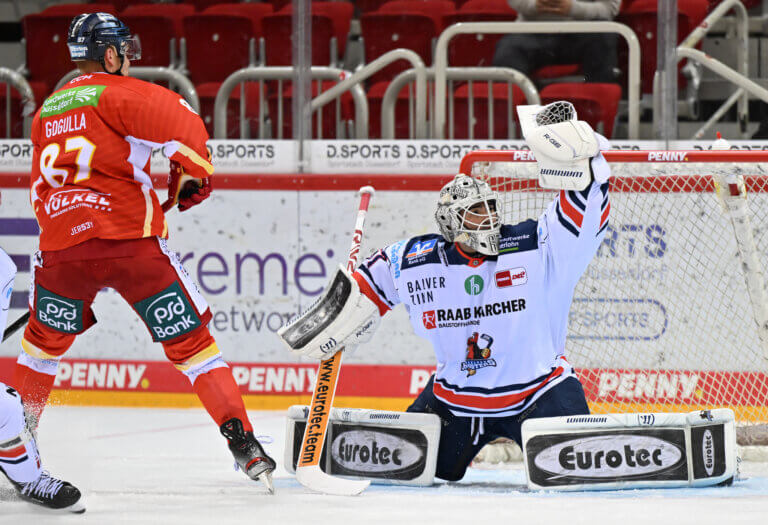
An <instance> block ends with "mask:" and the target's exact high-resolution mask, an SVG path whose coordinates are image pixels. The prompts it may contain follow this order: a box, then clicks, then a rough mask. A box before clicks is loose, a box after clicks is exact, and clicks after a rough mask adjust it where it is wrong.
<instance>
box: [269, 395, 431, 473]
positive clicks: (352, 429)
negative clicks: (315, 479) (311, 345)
mask: <svg viewBox="0 0 768 525" xmlns="http://www.w3.org/2000/svg"><path fill="white" fill-rule="evenodd" d="M308 413H309V407H307V406H303V405H294V406H292V407H291V408H290V409H288V418H287V423H286V432H285V463H284V465H285V468H286V469H287V470H288V471H289V472H291V473H295V472H296V465H297V463H298V461H299V455H300V454H301V445H302V436H303V435H304V427H305V426H306V424H307V414H308ZM311 422H312V421H311V419H310V424H311ZM439 442H440V418H439V417H438V416H437V415H435V414H415V413H410V412H408V413H406V412H390V411H385V410H367V409H362V408H334V409H332V410H331V419H330V423H329V429H328V432H327V433H326V440H325V446H324V447H323V453H322V454H323V455H322V457H321V459H320V468H321V470H322V471H323V472H325V473H326V474H329V475H332V476H344V477H349V478H364V479H375V480H376V482H378V483H390V484H397V485H416V486H428V485H431V484H432V482H433V481H434V478H435V468H436V465H437V445H438V443H439Z"/></svg>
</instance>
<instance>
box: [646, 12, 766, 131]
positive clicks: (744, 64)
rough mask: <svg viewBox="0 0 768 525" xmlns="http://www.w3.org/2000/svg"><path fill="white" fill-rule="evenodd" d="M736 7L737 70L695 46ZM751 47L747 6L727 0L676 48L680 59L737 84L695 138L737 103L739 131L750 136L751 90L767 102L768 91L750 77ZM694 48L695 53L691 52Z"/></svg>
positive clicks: (657, 101)
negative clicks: (749, 51)
mask: <svg viewBox="0 0 768 525" xmlns="http://www.w3.org/2000/svg"><path fill="white" fill-rule="evenodd" d="M731 10H733V13H734V15H735V22H736V36H737V39H736V45H737V48H736V70H733V69H732V68H730V67H728V66H726V65H724V64H723V63H722V62H720V61H718V60H716V59H714V58H712V57H710V56H707V55H706V54H704V53H702V52H701V51H698V50H696V49H694V47H695V46H696V45H697V44H698V43H699V42H700V41H701V40H702V39H703V38H704V37H705V36H706V35H707V33H708V32H709V30H710V29H711V28H712V27H713V26H714V25H715V24H716V23H717V22H718V21H719V20H720V19H721V18H723V16H725V14H726V13H728V12H729V11H731ZM748 49H749V18H748V15H747V9H746V8H745V7H744V4H742V3H741V0H724V1H723V2H722V3H720V4H718V6H717V7H715V9H713V10H712V12H711V13H710V14H709V15H707V17H706V18H705V19H704V20H703V21H702V22H701V24H699V25H698V26H697V27H696V28H695V29H694V30H693V31H691V33H690V34H689V35H688V36H687V37H686V38H685V40H683V41H682V42H681V43H680V45H679V46H678V47H677V60H678V62H679V61H680V60H683V59H684V58H688V59H690V60H692V61H694V62H695V63H696V64H698V65H701V66H704V67H706V68H707V69H710V70H711V71H713V72H714V73H716V74H718V75H720V76H722V77H723V78H725V79H726V80H729V81H731V82H733V83H734V84H736V85H737V86H740V87H738V88H737V89H736V90H735V91H734V92H733V93H732V94H731V96H730V97H728V99H727V100H726V101H725V102H723V104H722V105H721V106H720V108H718V109H717V110H716V111H715V112H714V113H713V114H712V116H711V117H710V118H709V120H707V122H705V123H704V125H703V126H702V127H701V128H699V129H698V131H696V133H694V134H693V137H692V138H693V139H700V138H702V137H703V136H704V134H705V133H706V132H707V131H708V130H709V129H710V128H711V127H712V126H713V125H714V124H715V123H716V122H717V121H718V120H720V119H721V118H722V117H723V116H724V115H725V114H726V113H727V112H728V110H729V109H730V108H731V107H732V106H733V104H737V106H736V115H737V120H738V123H739V132H740V133H741V136H742V138H749V137H748V134H747V123H748V122H749V95H748V94H749V93H751V94H753V95H754V96H756V97H758V98H760V99H762V100H764V101H766V99H765V94H768V91H766V90H765V89H763V88H761V87H760V86H759V85H757V84H755V83H754V82H752V81H751V80H749V78H748V76H749V69H748V67H749V65H748V56H747V55H748ZM691 51H692V52H691ZM653 102H654V112H653V114H654V118H655V115H657V114H658V112H657V111H656V108H657V107H658V104H660V101H659V100H658V97H657V96H656V94H655V93H654V98H653Z"/></svg>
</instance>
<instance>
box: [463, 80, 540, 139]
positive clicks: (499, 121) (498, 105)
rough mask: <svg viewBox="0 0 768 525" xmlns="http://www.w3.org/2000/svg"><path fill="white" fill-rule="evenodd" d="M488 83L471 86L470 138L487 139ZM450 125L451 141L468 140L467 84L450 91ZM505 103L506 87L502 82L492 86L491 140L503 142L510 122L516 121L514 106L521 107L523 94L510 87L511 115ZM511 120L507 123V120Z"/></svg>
mask: <svg viewBox="0 0 768 525" xmlns="http://www.w3.org/2000/svg"><path fill="white" fill-rule="evenodd" d="M488 91H489V90H488V83H487V82H473V83H472V99H473V105H472V108H473V110H472V111H473V118H474V120H473V122H472V130H473V135H472V136H473V138H476V139H490V138H491V134H490V130H489V124H490V123H489V120H488V108H489V100H488ZM453 97H454V103H453V107H454V121H453V122H454V125H453V138H455V139H467V138H469V126H470V122H469V83H467V84H464V85H462V86H460V87H459V88H458V89H457V90H456V91H455V92H454V95H453ZM508 100H509V87H508V85H507V84H506V83H494V84H493V138H494V139H506V138H508V137H510V129H509V126H510V123H511V122H516V121H517V114H516V109H515V108H516V107H517V105H518V104H525V95H523V92H522V91H521V90H520V88H518V87H517V86H512V108H511V114H510V112H509V111H510V110H509V109H508V107H507V102H508ZM510 118H511V120H510ZM512 131H513V132H512V135H513V136H514V135H517V136H519V135H520V133H519V128H518V129H515V130H512Z"/></svg>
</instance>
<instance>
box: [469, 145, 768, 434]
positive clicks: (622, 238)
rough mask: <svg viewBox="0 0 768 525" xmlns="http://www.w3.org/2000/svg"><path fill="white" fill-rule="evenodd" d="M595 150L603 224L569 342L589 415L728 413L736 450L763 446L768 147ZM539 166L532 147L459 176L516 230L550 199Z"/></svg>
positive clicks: (486, 160) (475, 163) (476, 164)
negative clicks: (603, 168)
mask: <svg viewBox="0 0 768 525" xmlns="http://www.w3.org/2000/svg"><path fill="white" fill-rule="evenodd" d="M603 153H604V156H605V158H606V160H607V161H608V162H609V163H610V165H611V171H612V176H611V180H610V192H609V199H610V217H609V223H608V227H607V230H606V234H605V239H604V240H603V242H602V243H601V245H600V247H599V249H598V251H597V253H596V255H595V257H594V259H593V260H592V262H591V263H590V265H589V266H588V268H587V270H586V271H585V272H584V275H583V276H582V278H581V279H580V281H579V283H578V285H577V286H576V289H575V291H574V297H573V304H572V306H571V311H570V314H569V320H568V337H567V342H566V355H567V357H568V360H569V361H570V362H571V364H572V365H573V366H574V367H575V368H576V370H577V372H578V374H579V377H580V379H581V381H582V383H583V385H584V388H585V391H586V393H587V398H588V400H589V401H590V407H591V409H592V411H593V412H596V413H606V412H687V411H691V410H697V409H699V408H704V407H728V408H731V409H733V410H734V412H735V414H736V419H737V422H738V424H739V441H740V443H741V444H757V443H758V442H760V443H761V444H764V445H768V439H766V438H768V432H767V431H766V429H768V426H767V425H766V424H767V423H768V299H766V298H767V297H768V293H767V292H766V289H765V277H764V269H765V268H766V264H768V173H766V170H765V166H766V165H768V164H765V163H768V152H742V151H606V152H603ZM535 167H536V165H535V162H534V159H533V157H532V155H531V154H530V152H529V151H519V150H518V151H512V150H508V151H498V150H496V151H474V152H471V153H469V154H467V155H466V156H465V157H464V159H463V160H462V163H461V169H460V171H461V172H462V173H465V174H467V175H472V176H475V177H478V178H482V179H483V180H486V181H487V182H489V183H490V184H491V186H492V187H493V188H494V189H495V190H496V191H498V192H499V196H500V199H501V201H502V202H501V204H502V207H503V214H504V216H503V222H504V223H516V222H520V221H523V220H526V219H534V220H535V219H538V217H539V216H540V215H541V214H542V213H543V212H544V210H545V209H546V206H547V205H548V204H549V202H551V201H552V199H553V198H554V197H555V196H556V192H554V191H552V190H544V189H542V188H540V187H539V185H538V180H537V174H536V169H535ZM562 198H567V196H566V195H563V196H562ZM564 206H567V204H564ZM763 440H765V442H763Z"/></svg>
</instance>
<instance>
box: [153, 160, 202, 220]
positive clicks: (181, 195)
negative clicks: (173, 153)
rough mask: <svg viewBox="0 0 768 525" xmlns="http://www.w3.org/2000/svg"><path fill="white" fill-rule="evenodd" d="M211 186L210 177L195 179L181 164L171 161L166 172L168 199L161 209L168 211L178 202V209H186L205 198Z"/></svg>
mask: <svg viewBox="0 0 768 525" xmlns="http://www.w3.org/2000/svg"><path fill="white" fill-rule="evenodd" d="M211 191H213V187H212V186H211V179H210V177H206V178H204V179H196V178H194V177H192V176H191V175H189V174H188V173H186V172H185V171H184V168H183V167H182V165H181V164H180V163H178V162H176V161H174V160H172V161H171V170H170V171H169V172H168V200H166V201H165V202H164V203H163V205H162V208H163V211H168V210H170V209H171V208H173V206H174V205H177V204H178V208H179V211H186V210H188V209H189V208H191V207H192V206H196V205H198V204H200V203H201V202H203V201H204V200H205V199H207V198H208V197H209V196H210V194H211Z"/></svg>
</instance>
